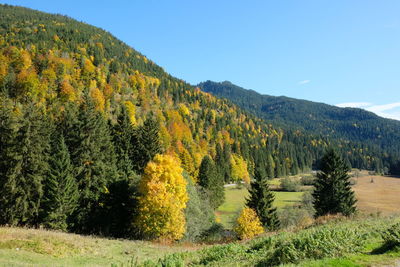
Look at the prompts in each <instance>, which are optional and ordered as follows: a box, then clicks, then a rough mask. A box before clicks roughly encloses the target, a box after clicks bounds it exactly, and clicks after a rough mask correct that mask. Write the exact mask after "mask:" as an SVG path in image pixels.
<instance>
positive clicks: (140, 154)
mask: <svg viewBox="0 0 400 267" xmlns="http://www.w3.org/2000/svg"><path fill="white" fill-rule="evenodd" d="M132 142H133V144H132V154H131V159H132V163H133V167H134V170H135V171H136V172H137V173H140V174H141V173H143V170H144V168H145V167H146V166H147V163H149V162H150V161H151V160H152V159H153V158H154V156H155V155H157V154H160V153H161V152H162V151H161V142H160V136H159V124H158V122H157V121H156V120H154V119H153V118H151V117H148V118H147V119H146V120H145V122H144V123H143V125H142V126H141V127H139V128H138V129H136V132H135V134H134V136H133V138H132Z"/></svg>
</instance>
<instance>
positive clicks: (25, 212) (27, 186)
mask: <svg viewBox="0 0 400 267" xmlns="http://www.w3.org/2000/svg"><path fill="white" fill-rule="evenodd" d="M1 109H2V112H1V113H2V115H1V117H2V118H1V119H3V118H4V119H5V121H4V122H3V121H2V122H1V125H2V126H1V128H3V129H0V130H1V136H2V138H1V145H0V146H1V148H2V151H1V153H0V154H1V170H0V177H1V178H0V180H1V182H0V183H1V184H0V185H1V187H0V210H1V212H0V214H1V215H0V222H1V223H3V224H10V225H36V224H37V223H38V220H39V208H40V204H41V200H42V196H43V187H42V182H43V178H44V176H45V173H46V171H47V159H48V158H47V157H48V152H49V132H50V128H51V127H49V126H50V125H49V124H47V122H48V120H46V119H45V117H44V115H43V114H42V113H41V112H40V111H39V110H38V109H37V108H36V107H35V106H34V105H28V106H27V107H26V110H24V112H23V115H22V116H20V115H14V112H13V111H12V110H11V109H8V108H4V109H3V108H1ZM7 110H8V111H7ZM4 112H9V115H8V116H7V115H5V114H4ZM3 131H4V133H3ZM3 149H4V150H3Z"/></svg>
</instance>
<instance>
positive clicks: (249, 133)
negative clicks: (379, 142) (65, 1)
mask: <svg viewBox="0 0 400 267" xmlns="http://www.w3.org/2000/svg"><path fill="white" fill-rule="evenodd" d="M0 17H1V18H2V19H1V21H0V152H1V153H0V224H7V225H21V226H45V227H48V228H53V229H61V230H67V231H73V232H77V233H95V234H104V235H110V236H116V237H135V238H146V239H153V238H162V239H166V240H177V239H181V238H186V239H196V238H198V237H199V236H201V235H202V234H203V233H204V232H207V230H208V229H211V228H212V227H213V226H214V223H215V219H214V213H213V210H214V209H216V208H217V207H218V206H219V205H220V204H221V203H222V201H223V199H224V193H223V184H224V183H227V182H237V181H244V182H245V183H250V180H251V179H252V177H254V175H255V171H256V172H257V174H258V175H260V176H263V177H269V178H272V177H282V176H287V175H290V174H297V173H299V172H302V171H306V170H310V169H311V168H312V166H313V164H315V161H316V159H318V158H320V157H321V155H322V154H323V152H324V151H325V149H326V148H327V147H329V146H330V145H332V143H331V142H330V141H329V138H328V137H326V136H323V135H322V134H321V135H314V136H309V135H308V134H307V133H306V132H303V131H300V130H296V131H294V130H291V129H289V130H286V129H281V128H277V127H274V126H273V125H271V124H269V123H266V122H264V120H263V119H260V118H257V117H256V116H255V115H253V114H251V113H250V112H246V111H244V110H242V109H241V108H239V107H238V106H236V105H235V104H233V103H232V102H230V101H228V100H226V99H219V98H216V97H214V96H213V95H211V94H209V93H205V92H202V91H201V90H200V89H199V88H197V87H194V86H191V85H190V84H188V83H186V82H184V81H182V80H179V79H177V78H174V77H172V76H170V75H169V74H168V73H166V72H165V71H164V70H163V69H162V68H161V67H159V66H157V65H156V64H155V63H154V62H152V61H151V60H149V59H147V58H146V57H145V56H143V55H142V54H140V53H138V52H137V51H135V50H134V49H132V48H130V47H129V46H127V45H126V44H124V43H122V42H121V41H119V40H118V39H116V38H115V37H113V36H112V35H111V34H110V33H107V32H106V31H104V30H101V29H99V28H96V27H93V26H90V25H87V24H84V23H81V22H77V21H75V20H73V19H71V18H68V17H65V16H61V15H50V14H46V13H43V12H38V11H33V10H30V9H26V8H21V7H13V6H8V5H0ZM346 149H348V150H346ZM343 151H347V153H345V155H346V157H345V160H346V163H347V164H350V163H352V164H354V163H356V164H355V166H360V167H365V168H369V169H377V170H382V169H383V167H384V165H383V162H382V160H381V159H382V158H383V159H385V158H388V157H389V155H386V156H385V155H384V152H383V151H380V150H379V151H375V150H372V149H370V147H369V146H367V145H363V144H359V145H357V146H352V145H350V144H348V145H347V146H345V147H343ZM177 222H185V223H177Z"/></svg>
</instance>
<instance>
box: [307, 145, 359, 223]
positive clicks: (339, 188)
mask: <svg viewBox="0 0 400 267" xmlns="http://www.w3.org/2000/svg"><path fill="white" fill-rule="evenodd" d="M348 171H349V167H348V165H346V163H345V161H344V160H343V159H342V158H341V157H340V156H339V155H338V153H337V152H336V151H334V150H333V149H330V150H328V151H327V152H326V154H325V155H324V156H323V158H322V159H321V163H320V172H319V173H318V174H317V179H316V181H315V190H314V193H313V197H314V208H315V210H316V216H322V215H326V214H337V213H342V214H344V215H346V216H348V215H351V214H353V213H354V212H355V211H356V207H355V203H356V199H355V197H354V192H353V191H352V189H351V185H350V176H349V175H348Z"/></svg>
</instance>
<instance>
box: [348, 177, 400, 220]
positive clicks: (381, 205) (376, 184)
mask: <svg viewBox="0 0 400 267" xmlns="http://www.w3.org/2000/svg"><path fill="white" fill-rule="evenodd" d="M354 179H355V181H356V184H355V185H354V186H353V189H354V191H355V193H356V196H357V200H358V202H357V207H358V208H359V210H360V211H363V212H381V213H382V214H392V213H400V205H399V203H400V178H395V177H387V176H371V175H363V176H360V177H358V178H354Z"/></svg>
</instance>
